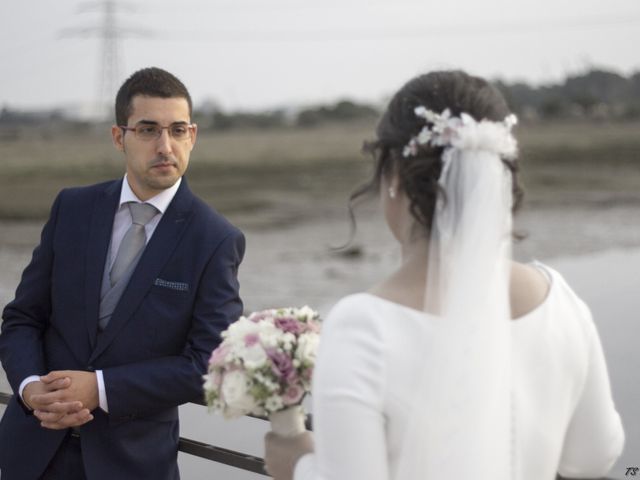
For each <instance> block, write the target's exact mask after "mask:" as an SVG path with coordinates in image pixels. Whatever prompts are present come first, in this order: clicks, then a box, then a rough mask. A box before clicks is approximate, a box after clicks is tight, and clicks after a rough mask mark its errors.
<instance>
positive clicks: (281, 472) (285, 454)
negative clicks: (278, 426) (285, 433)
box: [264, 432, 313, 480]
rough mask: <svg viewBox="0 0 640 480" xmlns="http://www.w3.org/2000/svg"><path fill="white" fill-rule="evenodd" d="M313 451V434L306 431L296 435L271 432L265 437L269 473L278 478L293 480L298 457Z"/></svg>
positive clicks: (280, 479) (266, 468)
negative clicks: (290, 435) (285, 435)
mask: <svg viewBox="0 0 640 480" xmlns="http://www.w3.org/2000/svg"><path fill="white" fill-rule="evenodd" d="M311 452H313V435H311V433H310V432H304V433H301V434H300V435H296V436H295V437H282V436H280V435H277V434H275V433H273V432H269V433H267V434H266V435H265V437H264V462H265V470H266V471H267V473H268V474H269V475H270V476H272V477H273V478H274V479H276V480H293V469H294V467H295V465H296V462H297V461H298V459H299V458H300V457H301V456H303V455H305V454H307V453H311Z"/></svg>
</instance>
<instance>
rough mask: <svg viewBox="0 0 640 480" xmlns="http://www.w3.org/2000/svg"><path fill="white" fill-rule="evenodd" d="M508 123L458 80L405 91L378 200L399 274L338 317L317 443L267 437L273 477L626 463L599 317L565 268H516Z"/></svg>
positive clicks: (340, 477) (329, 327) (318, 411)
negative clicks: (398, 251)
mask: <svg viewBox="0 0 640 480" xmlns="http://www.w3.org/2000/svg"><path fill="white" fill-rule="evenodd" d="M514 124H515V117H514V116H513V115H511V114H510V112H509V110H508V107H507V105H506V102H505V100H504V98H503V97H502V96H501V95H500V93H499V92H498V91H497V90H496V89H495V88H493V87H492V86H490V85H489V84H488V83H487V82H486V81H485V80H483V79H480V78H477V77H473V76H469V75H467V74H465V73H463V72H460V71H445V72H433V73H429V74H426V75H422V76H419V77H417V78H414V79H413V80H411V81H410V82H408V83H407V84H406V85H405V86H404V87H402V88H401V89H400V91H398V92H397V93H396V94H395V96H394V97H393V99H392V100H391V102H390V104H389V106H388V108H387V110H386V112H385V113H384V115H383V116H382V119H381V120H380V123H379V125H378V128H377V139H376V141H375V142H373V143H372V144H370V145H369V147H370V150H371V151H372V153H373V154H374V157H375V159H376V169H375V175H374V178H373V180H372V181H371V183H370V184H369V190H376V189H377V191H379V193H380V197H381V202H382V208H383V211H384V216H385V219H386V222H387V224H388V226H389V228H390V230H391V232H392V233H393V235H394V236H395V238H396V239H397V240H398V242H399V243H400V245H401V248H402V263H401V265H400V266H399V268H398V269H397V270H396V271H395V272H394V273H392V274H391V275H390V276H389V277H388V278H385V279H383V280H382V281H381V282H380V283H379V284H377V285H376V286H374V287H373V288H371V289H370V290H369V291H368V292H366V293H360V294H355V295H349V296H347V297H345V298H343V299H342V300H341V301H339V302H338V303H337V304H336V305H335V306H334V308H333V309H332V311H331V313H330V314H329V316H328V318H327V319H326V321H325V324H324V327H323V338H322V342H321V346H320V352H319V356H318V360H317V367H316V372H315V376H314V385H313V411H314V423H315V428H314V429H315V433H314V436H315V438H313V437H312V434H311V433H309V432H305V433H303V434H302V435H299V436H296V437H293V438H284V437H279V436H277V435H275V434H273V433H269V434H268V435H267V436H266V439H265V445H266V455H265V462H266V468H267V471H268V472H269V473H270V475H272V476H273V477H274V478H276V479H277V480H287V479H291V478H294V479H295V480H320V479H322V480H364V479H366V480H389V479H394V480H396V479H402V480H417V479H424V480H432V479H433V480H443V479H454V478H456V479H457V478H460V479H471V478H473V479H478V480H513V479H518V480H552V479H554V478H556V474H558V473H559V474H560V475H562V476H564V477H569V478H571V477H576V478H594V477H600V476H603V475H605V474H606V473H607V471H608V470H609V469H610V468H611V466H612V465H613V463H614V462H615V460H616V459H617V457H618V456H619V455H620V453H621V450H622V446H623V443H624V433H623V429H622V424H621V421H620V417H619V415H618V413H617V412H616V409H615V407H614V403H613V400H612V398H611V390H610V386H609V379H608V374H607V369H606V365H605V360H604V356H603V352H602V348H601V345H600V340H599V337H598V334H597V332H596V328H595V326H594V323H593V321H592V318H591V314H590V311H589V309H588V307H587V306H586V305H585V304H584V303H583V302H582V301H581V300H580V299H579V298H578V297H577V296H576V294H575V293H574V292H573V291H572V290H571V288H570V287H569V286H568V285H567V283H566V282H565V281H564V279H563V278H562V276H561V275H560V274H559V273H558V272H556V271H554V270H552V269H551V268H549V267H548V266H545V265H543V264H541V263H533V264H521V263H517V262H514V261H512V260H511V259H510V243H511V218H512V210H513V209H515V207H516V206H517V204H518V203H519V200H520V198H521V189H520V186H519V184H518V181H517V175H516V174H517V164H516V153H517V152H516V141H515V139H514V137H513V136H512V133H511V130H512V127H513V125H514ZM366 190H367V189H364V190H361V193H364V192H365V191H366ZM357 195H358V194H356V196H357ZM314 443H315V446H314Z"/></svg>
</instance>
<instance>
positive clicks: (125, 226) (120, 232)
mask: <svg viewBox="0 0 640 480" xmlns="http://www.w3.org/2000/svg"><path fill="white" fill-rule="evenodd" d="M180 183H182V178H179V179H178V181H177V182H176V183H175V184H173V186H171V187H169V188H167V189H166V190H163V191H162V192H160V193H159V194H157V195H156V196H154V197H152V198H150V199H149V200H147V201H146V202H142V200H140V199H139V198H138V197H137V196H136V194H135V193H133V190H131V186H130V185H129V180H128V179H127V175H125V176H124V180H123V181H122V189H121V191H120V206H119V207H118V210H117V211H116V214H115V216H114V217H113V229H112V233H111V245H110V248H109V260H108V268H109V270H111V267H112V266H113V262H114V261H115V259H116V255H117V253H118V248H119V247H120V243H121V242H122V239H123V238H124V235H125V233H126V232H127V230H129V227H130V226H131V224H132V223H133V219H132V218H131V212H130V211H129V208H128V207H127V206H126V203H128V202H137V203H149V204H151V205H153V206H154V207H156V208H157V209H158V212H159V213H158V214H156V216H155V217H153V218H152V219H151V221H150V222H149V223H147V224H146V225H145V233H146V236H147V243H149V240H150V239H151V236H152V235H153V232H155V230H156V227H157V226H158V223H160V220H161V219H162V215H164V212H165V211H166V210H167V208H168V207H169V204H170V203H171V201H172V200H173V197H175V195H176V192H177V191H178V188H179V187H180ZM96 379H97V381H98V397H99V402H100V408H101V409H102V410H104V411H105V412H109V406H108V403H107V393H106V388H105V385H104V376H103V374H102V370H96ZM38 380H40V376H38V375H31V376H29V377H27V378H25V379H24V380H23V381H22V383H21V384H20V388H19V389H18V394H19V395H20V398H22V399H23V401H24V398H23V397H22V392H23V391H24V388H25V387H26V386H27V384H29V383H31V382H37V381H38Z"/></svg>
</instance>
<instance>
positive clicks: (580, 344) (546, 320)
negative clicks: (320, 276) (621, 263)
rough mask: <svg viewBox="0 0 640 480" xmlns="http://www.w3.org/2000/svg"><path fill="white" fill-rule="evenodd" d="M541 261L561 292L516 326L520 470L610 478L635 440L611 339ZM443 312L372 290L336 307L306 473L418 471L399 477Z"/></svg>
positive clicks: (515, 422) (345, 475) (542, 476)
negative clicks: (608, 347)
mask: <svg viewBox="0 0 640 480" xmlns="http://www.w3.org/2000/svg"><path fill="white" fill-rule="evenodd" d="M537 266H538V268H540V269H541V270H542V271H543V272H544V273H546V275H547V277H548V279H549V281H550V290H549V294H548V296H547V298H546V299H545V301H544V302H543V303H542V304H541V305H540V306H538V307H537V308H536V309H535V310H533V311H532V312H530V313H528V314H526V315H525V316H523V317H521V318H519V319H517V320H515V321H513V322H512V324H511V335H512V338H511V341H512V346H513V354H512V370H511V371H512V388H513V392H512V399H513V405H512V408H513V413H512V416H513V419H512V429H513V430H512V432H513V435H512V442H513V445H512V453H513V459H514V463H515V465H514V475H513V476H514V478H517V479H518V480H552V479H555V477H556V473H558V472H559V473H560V474H561V475H562V476H566V477H569V478H574V477H582V478H596V477H600V476H603V475H605V474H606V473H607V471H608V470H609V469H610V468H611V466H612V465H613V463H614V462H615V460H616V459H617V458H618V456H619V455H620V453H621V451H622V447H623V444H624V432H623V428H622V424H621V420H620V417H619V415H618V413H617V412H616V409H615V407H614V404H613V400H612V397H611V389H610V385H609V378H608V374H607V369H606V365H605V359H604V356H603V352H602V347H601V344H600V340H599V337H598V334H597V331H596V328H595V325H594V324H593V321H592V318H591V314H590V312H589V309H588V307H587V306H586V305H585V304H584V303H583V302H582V301H581V300H580V299H579V298H578V297H577V296H576V295H575V293H574V292H573V291H572V290H571V289H570V287H569V286H568V285H567V284H566V283H565V281H564V279H563V278H562V277H561V275H560V274H558V273H557V272H555V271H553V270H552V269H550V268H548V267H546V266H543V265H541V264H537ZM434 320H435V319H434V317H432V316H429V315H428V314H425V313H424V312H421V311H417V310H413V309H411V308H408V307H405V306H402V305H399V304H396V303H392V302H390V301H387V300H384V299H382V298H380V297H376V296H374V295H371V294H367V293H360V294H355V295H350V296H348V297H345V298H344V299H342V300H341V301H340V302H339V303H338V304H337V305H336V306H335V307H334V308H333V309H332V311H331V313H330V314H329V316H328V318H327V319H326V321H325V323H324V326H323V332H322V341H321V345H320V351H319V357H318V361H317V367H316V371H315V374H314V385H313V413H314V430H315V444H316V451H315V453H314V454H308V455H305V456H304V457H302V458H301V459H300V460H299V461H298V463H297V464H296V467H295V472H294V478H295V480H418V479H406V478H403V479H399V478H398V476H397V474H396V470H397V468H398V459H399V458H401V455H400V448H401V442H402V440H403V438H405V431H406V429H407V427H408V425H409V424H410V422H412V418H409V413H408V412H409V411H410V406H411V405H412V403H413V402H414V401H415V400H416V399H415V398H414V394H415V382H416V377H418V378H419V376H420V371H421V365H423V364H425V362H429V351H430V342H432V341H433V335H432V333H433V332H432V330H433V322H434ZM455 394H456V392H451V395H455ZM422 413H423V414H424V415H432V416H433V417H434V418H435V419H436V421H437V418H438V415H439V412H429V411H424V412H422ZM487 441H488V442H490V441H491V439H490V438H487ZM414 447H415V446H411V448H414ZM424 455H425V456H426V458H427V459H428V456H429V452H428V451H425V452H424ZM464 461H465V459H464V458H460V459H459V462H461V463H462V462H464ZM420 480H443V479H441V478H438V477H435V478H434V479H431V478H429V479H420Z"/></svg>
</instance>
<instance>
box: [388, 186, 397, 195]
mask: <svg viewBox="0 0 640 480" xmlns="http://www.w3.org/2000/svg"><path fill="white" fill-rule="evenodd" d="M389 197H390V198H396V189H395V188H393V187H389Z"/></svg>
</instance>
